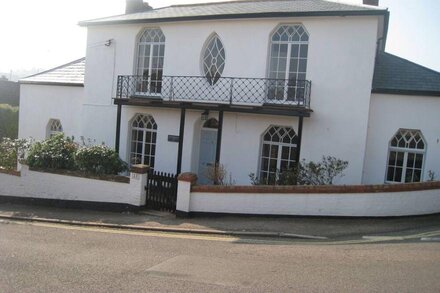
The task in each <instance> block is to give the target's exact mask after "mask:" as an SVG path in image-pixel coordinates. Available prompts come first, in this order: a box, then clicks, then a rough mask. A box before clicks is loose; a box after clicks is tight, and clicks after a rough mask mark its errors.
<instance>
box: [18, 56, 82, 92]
mask: <svg viewBox="0 0 440 293" xmlns="http://www.w3.org/2000/svg"><path fill="white" fill-rule="evenodd" d="M85 65H86V58H81V59H78V60H75V61H72V62H70V63H67V64H64V65H61V66H58V67H55V68H52V69H49V70H47V71H43V72H40V73H37V74H34V75H31V76H28V77H25V78H23V79H20V83H25V84H48V85H67V86H84V71H85Z"/></svg>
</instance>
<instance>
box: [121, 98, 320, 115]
mask: <svg viewBox="0 0 440 293" xmlns="http://www.w3.org/2000/svg"><path fill="white" fill-rule="evenodd" d="M114 104H116V105H129V106H143V107H159V108H174V109H181V108H186V109H196V110H210V111H220V110H222V111H224V112H238V113H252V114H265V115H280V116H296V117H299V116H302V117H310V114H311V113H312V112H313V110H311V109H309V108H305V107H304V106H298V105H295V104H290V105H289V104H282V105H280V104H263V105H261V104H255V105H252V104H249V103H247V104H243V105H239V104H233V105H231V104H229V103H227V102H225V103H221V102H212V101H170V100H163V99H162V98H160V97H158V96H133V97H131V98H129V99H126V98H122V99H117V98H116V99H114Z"/></svg>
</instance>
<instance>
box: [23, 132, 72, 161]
mask: <svg viewBox="0 0 440 293" xmlns="http://www.w3.org/2000/svg"><path fill="white" fill-rule="evenodd" d="M77 149H78V145H77V144H76V143H74V142H73V140H72V139H71V138H68V137H64V135H63V134H62V133H60V134H56V135H54V136H52V137H51V138H48V139H46V140H44V141H41V142H35V143H34V144H33V145H32V146H31V147H30V149H29V153H28V155H27V158H26V162H27V164H28V165H29V167H34V168H43V169H69V170H72V169H75V160H74V158H75V152H76V150H77Z"/></svg>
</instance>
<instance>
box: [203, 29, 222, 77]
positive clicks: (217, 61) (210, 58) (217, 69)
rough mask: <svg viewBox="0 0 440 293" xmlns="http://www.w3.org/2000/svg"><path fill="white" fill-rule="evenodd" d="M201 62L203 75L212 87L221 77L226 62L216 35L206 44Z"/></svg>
mask: <svg viewBox="0 0 440 293" xmlns="http://www.w3.org/2000/svg"><path fill="white" fill-rule="evenodd" d="M202 61H203V73H204V74H205V76H206V79H207V80H208V82H209V84H211V85H214V84H215V83H216V82H217V81H218V80H219V79H220V77H221V76H222V73H223V69H224V68H225V61H226V55H225V49H224V47H223V44H222V42H221V41H220V39H219V37H218V35H217V34H213V35H212V36H211V37H210V38H209V39H208V41H207V42H206V46H205V49H204V51H203V60H202Z"/></svg>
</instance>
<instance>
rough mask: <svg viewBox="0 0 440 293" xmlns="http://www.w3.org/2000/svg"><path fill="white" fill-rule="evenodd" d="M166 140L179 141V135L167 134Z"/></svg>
mask: <svg viewBox="0 0 440 293" xmlns="http://www.w3.org/2000/svg"><path fill="white" fill-rule="evenodd" d="M168 141H171V142H179V136H178V135H168Z"/></svg>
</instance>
